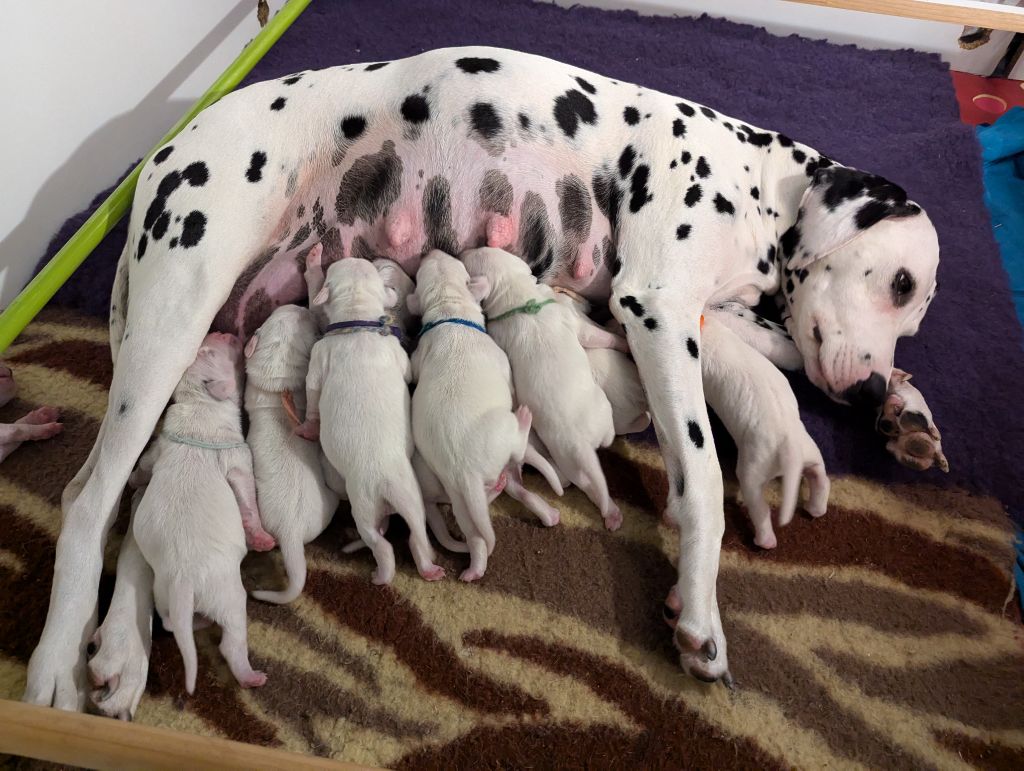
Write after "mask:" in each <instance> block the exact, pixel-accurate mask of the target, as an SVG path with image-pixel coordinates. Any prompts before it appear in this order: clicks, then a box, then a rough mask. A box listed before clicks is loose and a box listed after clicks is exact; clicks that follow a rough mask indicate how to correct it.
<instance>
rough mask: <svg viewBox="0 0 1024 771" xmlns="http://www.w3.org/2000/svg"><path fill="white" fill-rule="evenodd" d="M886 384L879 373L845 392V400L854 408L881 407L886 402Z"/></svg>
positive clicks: (860, 381)
mask: <svg viewBox="0 0 1024 771" xmlns="http://www.w3.org/2000/svg"><path fill="white" fill-rule="evenodd" d="M885 391H886V382H885V379H884V378H883V377H882V376H881V375H879V374H878V373H877V372H872V373H871V377H869V378H867V379H866V380H859V381H857V382H856V383H854V384H853V385H852V386H850V387H849V388H847V389H846V390H845V391H843V399H845V400H846V401H847V402H849V403H850V404H852V405H853V406H854V407H879V406H881V404H882V402H884V401H885Z"/></svg>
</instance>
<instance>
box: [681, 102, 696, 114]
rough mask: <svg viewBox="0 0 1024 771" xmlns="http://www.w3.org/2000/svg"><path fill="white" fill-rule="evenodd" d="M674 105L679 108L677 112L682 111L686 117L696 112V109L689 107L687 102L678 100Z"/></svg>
mask: <svg viewBox="0 0 1024 771" xmlns="http://www.w3.org/2000/svg"><path fill="white" fill-rule="evenodd" d="M676 107H678V108H679V112H681V113H682V114H683V115H685V116H686V117H687V118H692V117H693V116H694V115H696V114H697V111H696V110H694V109H693V108H692V107H691V106H690V105H688V104H687V103H686V102H679V103H678V104H677V105H676Z"/></svg>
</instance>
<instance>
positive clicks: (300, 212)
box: [295, 203, 306, 219]
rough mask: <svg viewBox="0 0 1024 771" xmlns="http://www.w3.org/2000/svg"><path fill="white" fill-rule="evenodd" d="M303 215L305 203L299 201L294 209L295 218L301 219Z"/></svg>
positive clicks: (304, 214) (304, 213)
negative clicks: (297, 206)
mask: <svg viewBox="0 0 1024 771" xmlns="http://www.w3.org/2000/svg"><path fill="white" fill-rule="evenodd" d="M305 216H306V205H305V204H303V203H300V204H299V208H298V209H296V210H295V217H296V218H297V219H302V218H303V217H305Z"/></svg>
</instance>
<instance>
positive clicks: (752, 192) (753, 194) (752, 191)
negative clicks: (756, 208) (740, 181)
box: [750, 186, 761, 201]
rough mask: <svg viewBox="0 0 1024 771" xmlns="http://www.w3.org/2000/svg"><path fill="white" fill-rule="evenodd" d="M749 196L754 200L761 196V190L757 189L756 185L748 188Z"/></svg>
mask: <svg viewBox="0 0 1024 771" xmlns="http://www.w3.org/2000/svg"><path fill="white" fill-rule="evenodd" d="M750 197H751V198H753V199H754V200H755V201H756V200H758V199H759V198H760V197H761V191H760V190H758V189H757V187H756V186H755V187H752V188H750Z"/></svg>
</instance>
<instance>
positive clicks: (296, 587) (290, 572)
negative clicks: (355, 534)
mask: <svg viewBox="0 0 1024 771" xmlns="http://www.w3.org/2000/svg"><path fill="white" fill-rule="evenodd" d="M277 543H278V545H279V546H280V547H281V558H282V559H283V560H284V572H285V574H286V575H287V576H288V586H287V588H285V589H283V590H281V591H279V592H271V591H266V590H263V589H258V590H256V591H254V592H253V593H252V596H253V597H254V598H255V599H257V600H262V601H263V602H272V603H274V604H276V605H284V604H286V603H289V602H291V601H292V600H294V599H295V598H296V597H298V596H299V595H300V594H302V587H304V586H305V585H306V550H305V549H304V548H303V543H302V539H301V538H299V537H298V536H297V535H295V534H292V535H291V537H286V538H278V539H277ZM360 543H362V541H360Z"/></svg>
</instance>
